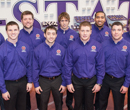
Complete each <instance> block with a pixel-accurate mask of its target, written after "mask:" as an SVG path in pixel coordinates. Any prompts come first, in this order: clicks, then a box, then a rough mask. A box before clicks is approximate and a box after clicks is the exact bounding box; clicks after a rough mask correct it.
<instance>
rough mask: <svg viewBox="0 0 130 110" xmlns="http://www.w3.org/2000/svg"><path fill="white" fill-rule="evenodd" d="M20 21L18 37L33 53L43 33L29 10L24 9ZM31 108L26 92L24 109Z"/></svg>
mask: <svg viewBox="0 0 130 110" xmlns="http://www.w3.org/2000/svg"><path fill="white" fill-rule="evenodd" d="M21 22H22V24H23V29H21V30H20V35H19V39H20V40H21V41H23V42H25V43H27V44H28V45H29V47H30V49H31V53H33V50H34V48H36V47H37V46H38V45H39V44H41V43H42V42H44V41H45V38H44V35H43V34H44V33H43V31H42V30H40V29H38V28H35V27H34V26H33V24H34V15H33V13H32V12H30V11H24V12H23V13H22V14H21ZM36 99H37V100H36V101H37V107H38V108H39V103H40V102H39V100H40V99H39V95H38V94H36ZM30 109H31V103H30V93H27V106H26V110H30Z"/></svg>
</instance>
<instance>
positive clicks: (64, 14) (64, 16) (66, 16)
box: [58, 12, 70, 22]
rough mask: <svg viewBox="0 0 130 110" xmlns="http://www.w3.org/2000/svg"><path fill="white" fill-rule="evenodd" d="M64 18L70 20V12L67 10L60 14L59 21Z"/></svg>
mask: <svg viewBox="0 0 130 110" xmlns="http://www.w3.org/2000/svg"><path fill="white" fill-rule="evenodd" d="M62 18H66V19H67V20H68V21H69V22H70V16H69V14H68V13H67V12H62V13H61V14H60V15H59V16H58V22H60V21H61V19H62Z"/></svg>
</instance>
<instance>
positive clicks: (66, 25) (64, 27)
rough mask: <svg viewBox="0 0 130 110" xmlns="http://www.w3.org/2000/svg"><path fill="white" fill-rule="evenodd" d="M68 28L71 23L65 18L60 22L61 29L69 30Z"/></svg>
mask: <svg viewBox="0 0 130 110" xmlns="http://www.w3.org/2000/svg"><path fill="white" fill-rule="evenodd" d="M68 26H69V21H68V20H67V19H66V18H64V17H63V18H62V19H61V20H60V27H61V29H63V30H67V29H68Z"/></svg>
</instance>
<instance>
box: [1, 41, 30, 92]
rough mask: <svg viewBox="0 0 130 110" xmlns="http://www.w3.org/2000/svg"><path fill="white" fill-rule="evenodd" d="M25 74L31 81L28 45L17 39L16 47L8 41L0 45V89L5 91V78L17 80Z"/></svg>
mask: <svg viewBox="0 0 130 110" xmlns="http://www.w3.org/2000/svg"><path fill="white" fill-rule="evenodd" d="M25 75H26V76H27V79H28V82H32V74H31V57H30V49H29V46H28V45H27V44H26V43H24V42H22V41H18V42H17V43H16V47H15V46H14V45H13V44H12V43H10V42H9V41H7V40H6V41H5V42H4V43H3V44H2V45H1V46H0V90H1V92H2V93H5V92H7V90H6V85H5V80H17V79H20V78H22V77H23V76H25Z"/></svg>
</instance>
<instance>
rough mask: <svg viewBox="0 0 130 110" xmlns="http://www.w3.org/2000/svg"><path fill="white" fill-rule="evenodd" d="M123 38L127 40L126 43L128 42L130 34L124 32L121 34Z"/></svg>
mask: <svg viewBox="0 0 130 110" xmlns="http://www.w3.org/2000/svg"><path fill="white" fill-rule="evenodd" d="M123 38H124V39H125V40H127V41H128V42H130V32H125V33H124V34H123Z"/></svg>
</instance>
